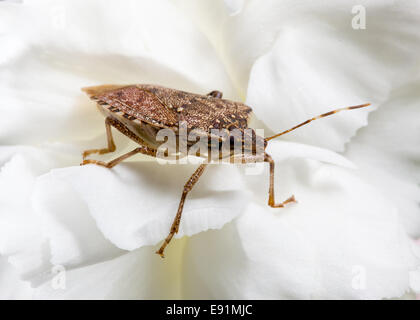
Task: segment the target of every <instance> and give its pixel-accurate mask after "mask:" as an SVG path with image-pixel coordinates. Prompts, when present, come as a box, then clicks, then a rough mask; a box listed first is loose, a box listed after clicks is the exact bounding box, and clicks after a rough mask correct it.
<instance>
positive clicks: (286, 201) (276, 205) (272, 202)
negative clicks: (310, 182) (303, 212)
mask: <svg viewBox="0 0 420 320" xmlns="http://www.w3.org/2000/svg"><path fill="white" fill-rule="evenodd" d="M288 203H297V201H296V199H295V196H294V195H292V196H291V197H289V198H288V199H286V200H284V201H283V202H282V203H274V199H272V200H271V199H269V201H268V205H269V206H270V207H272V208H283V207H284V205H285V204H288Z"/></svg>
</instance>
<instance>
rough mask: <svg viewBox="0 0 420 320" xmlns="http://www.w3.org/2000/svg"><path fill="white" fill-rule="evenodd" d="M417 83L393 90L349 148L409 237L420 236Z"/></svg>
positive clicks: (418, 87) (352, 158) (419, 137)
mask: <svg viewBox="0 0 420 320" xmlns="http://www.w3.org/2000/svg"><path fill="white" fill-rule="evenodd" d="M419 93H420V81H417V82H414V83H412V84H409V85H406V86H404V87H402V88H400V89H399V90H396V91H395V92H394V93H393V94H392V96H391V97H390V99H389V100H388V101H387V102H385V103H384V104H382V105H381V106H380V108H379V109H378V110H377V111H375V112H374V113H372V114H371V115H369V126H368V127H366V128H363V129H362V130H360V132H358V134H357V136H356V137H355V138H354V140H352V141H351V143H350V144H349V145H348V148H347V151H346V156H347V157H348V158H350V159H351V160H352V161H354V162H355V163H357V164H358V166H359V167H360V169H361V171H360V175H362V176H364V177H366V178H367V179H369V182H370V183H372V184H373V185H375V186H376V187H378V188H379V189H380V190H381V191H383V192H384V194H385V195H386V197H387V198H388V199H390V200H392V201H393V202H394V203H395V204H396V205H397V207H398V209H399V212H400V215H401V220H402V222H403V224H404V226H405V228H406V230H407V231H408V233H409V234H410V235H412V236H415V237H419V236H420V207H419V205H420V204H419V203H420V188H419V183H420V148H419V146H420V126H419V99H420V95H419Z"/></svg>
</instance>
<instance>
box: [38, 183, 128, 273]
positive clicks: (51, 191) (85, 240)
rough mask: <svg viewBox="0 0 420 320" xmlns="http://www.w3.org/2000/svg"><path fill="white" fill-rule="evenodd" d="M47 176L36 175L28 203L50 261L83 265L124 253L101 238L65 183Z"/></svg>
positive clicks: (83, 207) (89, 217) (81, 201)
mask: <svg viewBox="0 0 420 320" xmlns="http://www.w3.org/2000/svg"><path fill="white" fill-rule="evenodd" d="M48 177H49V176H48V175H46V176H43V177H41V178H39V179H37V181H36V183H35V187H34V191H33V194H32V204H33V210H34V212H35V213H36V214H37V216H39V218H40V220H41V221H42V227H43V232H44V234H45V236H46V237H47V238H48V240H49V244H50V248H51V263H52V264H53V265H62V266H66V267H74V266H80V265H82V266H83V265H87V264H91V263H95V262H98V261H105V260H108V259H110V258H114V257H116V256H119V255H121V254H123V253H125V251H123V250H120V249H118V248H116V247H115V246H114V245H112V244H111V243H110V242H109V241H108V240H106V239H105V238H104V236H103V235H102V233H101V232H100V231H99V229H98V228H97V226H96V223H95V221H94V220H93V219H92V217H91V216H90V214H89V208H88V206H87V204H86V203H85V202H83V200H82V199H81V198H80V197H79V195H78V193H77V192H76V191H75V190H73V189H72V187H71V186H70V185H69V183H66V181H63V180H53V179H48Z"/></svg>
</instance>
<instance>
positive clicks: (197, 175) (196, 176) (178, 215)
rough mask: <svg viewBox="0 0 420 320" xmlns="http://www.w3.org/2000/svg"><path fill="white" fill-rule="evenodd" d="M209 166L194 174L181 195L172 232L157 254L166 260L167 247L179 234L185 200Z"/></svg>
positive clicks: (204, 166) (202, 166)
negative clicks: (176, 234)
mask: <svg viewBox="0 0 420 320" xmlns="http://www.w3.org/2000/svg"><path fill="white" fill-rule="evenodd" d="M206 166H207V164H202V165H200V166H199V167H198V168H197V170H195V172H194V173H193V174H192V176H191V177H190V179H189V180H188V181H187V183H186V184H185V185H184V190H183V191H182V195H181V201H180V202H179V206H178V211H177V213H176V216H175V219H174V221H173V222H172V226H171V229H170V232H169V234H168V236H167V237H166V239H165V240H164V242H163V244H162V246H161V247H160V249H159V250H158V251H156V253H157V254H158V255H160V256H161V257H162V258H164V257H165V256H164V254H163V252H164V251H165V248H166V246H167V245H168V244H169V242H171V240H172V237H173V236H174V235H175V233H178V230H179V224H180V223H181V215H182V209H183V208H184V202H185V198H186V197H187V195H188V193H189V192H190V191H191V189H192V188H193V187H194V185H195V184H196V183H197V181H198V179H199V178H200V177H201V175H202V174H203V172H204V169H205V168H206Z"/></svg>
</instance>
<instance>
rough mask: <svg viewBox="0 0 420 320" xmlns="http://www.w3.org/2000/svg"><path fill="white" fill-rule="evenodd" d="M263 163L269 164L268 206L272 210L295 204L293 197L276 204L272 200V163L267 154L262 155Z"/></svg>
mask: <svg viewBox="0 0 420 320" xmlns="http://www.w3.org/2000/svg"><path fill="white" fill-rule="evenodd" d="M264 162H268V163H269V164H270V187H269V189H268V205H269V206H270V207H272V208H282V207H284V205H285V204H286V203H290V202H296V200H295V196H293V195H292V196H291V197H290V198H288V199H286V200H285V201H283V202H281V203H276V202H275V200H274V161H273V158H271V156H270V155H269V154H268V153H265V154H264Z"/></svg>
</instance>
